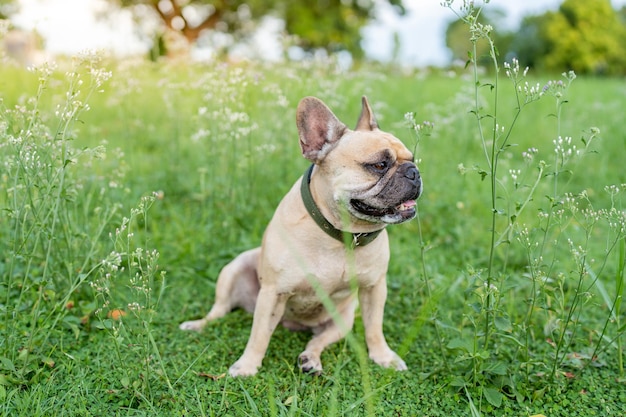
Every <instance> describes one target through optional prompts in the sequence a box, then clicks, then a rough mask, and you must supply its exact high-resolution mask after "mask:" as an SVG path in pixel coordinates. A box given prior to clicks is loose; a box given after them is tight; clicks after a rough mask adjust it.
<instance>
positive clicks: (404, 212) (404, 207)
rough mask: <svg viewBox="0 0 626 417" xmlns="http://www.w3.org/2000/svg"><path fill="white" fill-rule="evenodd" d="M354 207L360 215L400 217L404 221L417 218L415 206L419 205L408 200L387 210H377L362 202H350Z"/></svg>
mask: <svg viewBox="0 0 626 417" xmlns="http://www.w3.org/2000/svg"><path fill="white" fill-rule="evenodd" d="M350 204H351V205H352V207H353V208H354V209H355V210H356V211H358V212H359V213H362V214H365V215H366V216H372V217H379V218H380V217H385V216H393V217H395V216H400V218H402V219H410V218H413V217H414V216H415V206H416V205H417V203H416V202H415V200H407V201H405V202H404V203H402V204H400V205H398V206H395V207H387V208H377V207H372V206H370V205H368V204H365V203H364V202H363V201H361V200H350Z"/></svg>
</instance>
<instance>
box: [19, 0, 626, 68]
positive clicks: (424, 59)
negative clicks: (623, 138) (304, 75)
mask: <svg viewBox="0 0 626 417" xmlns="http://www.w3.org/2000/svg"><path fill="white" fill-rule="evenodd" d="M18 2H19V3H20V5H21V8H20V9H21V10H20V12H19V13H18V14H17V16H14V19H13V21H14V23H15V24H16V25H17V26H18V27H21V28H23V29H37V31H38V32H39V33H40V34H41V35H42V36H43V37H44V38H45V39H46V49H47V50H48V51H49V52H50V53H51V54H57V53H61V54H74V53H77V52H80V51H82V50H85V49H112V50H114V51H115V53H116V54H118V55H120V56H124V55H133V54H142V53H145V50H146V45H145V43H143V42H142V41H141V40H139V39H138V37H137V36H136V34H135V33H134V31H133V25H132V17H131V15H130V13H129V12H128V11H124V12H122V13H120V14H119V16H117V17H116V18H115V26H114V28H112V27H111V25H110V23H107V22H106V21H103V20H102V19H98V18H97V17H96V14H97V13H98V12H100V13H102V12H103V11H104V10H106V4H107V2H106V0H18ZM480 2H481V0H476V3H478V4H480ZM560 3H561V0H491V1H490V2H489V4H488V5H487V6H486V7H487V8H494V9H495V8H498V9H501V10H503V11H504V12H505V13H506V22H504V24H505V26H506V27H508V28H512V29H514V28H515V27H516V25H517V22H519V21H520V20H521V18H522V17H523V16H525V15H529V14H540V13H543V12H545V11H546V10H550V9H552V10H554V9H556V8H557V7H558V5H559V4H560ZM404 4H405V6H406V8H407V10H408V13H407V15H406V16H405V17H398V16H397V15H396V14H395V13H394V12H393V10H392V9H391V7H390V6H388V5H386V4H384V5H383V6H382V7H379V12H378V17H377V21H375V22H373V23H371V24H369V25H368V26H367V27H366V28H364V30H363V46H364V49H365V51H366V54H367V56H368V57H371V58H373V59H379V60H388V59H390V58H391V55H392V50H393V37H394V32H396V33H398V35H399V37H400V39H401V49H400V53H399V58H400V60H401V62H403V63H406V64H411V65H416V66H424V65H446V64H448V63H449V52H448V50H447V48H446V46H445V38H444V36H445V30H446V27H447V25H448V23H449V22H450V21H452V20H454V19H455V18H456V17H455V15H454V14H453V12H452V11H451V10H449V9H447V8H445V7H443V6H441V0H404ZM454 4H455V5H460V4H462V0H456V1H455V2H454ZM612 4H613V5H614V7H621V6H622V5H625V4H626V0H612ZM265 26H266V30H265V31H264V33H262V34H261V35H260V36H259V37H257V39H255V41H254V42H255V43H256V45H255V47H254V48H253V49H255V50H257V51H258V50H263V51H266V54H267V56H268V58H270V59H272V58H278V57H279V56H280V52H279V51H278V50H277V49H278V48H277V47H276V45H278V41H277V40H276V38H275V37H274V36H273V35H272V33H273V32H275V31H277V30H278V29H279V25H277V24H276V22H272V21H268V22H266V25H265Z"/></svg>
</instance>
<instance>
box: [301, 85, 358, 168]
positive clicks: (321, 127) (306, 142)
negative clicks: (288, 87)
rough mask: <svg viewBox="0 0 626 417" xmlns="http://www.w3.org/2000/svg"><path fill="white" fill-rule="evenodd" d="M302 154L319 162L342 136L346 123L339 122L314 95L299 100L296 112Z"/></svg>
mask: <svg viewBox="0 0 626 417" xmlns="http://www.w3.org/2000/svg"><path fill="white" fill-rule="evenodd" d="M296 124H297V126H298V135H299V136H300V148H301V149H302V155H303V156H304V157H305V158H306V159H308V160H310V161H312V162H316V163H317V162H319V161H321V160H322V159H324V158H325V157H326V155H327V154H328V152H329V151H330V150H331V149H332V148H333V147H334V145H335V144H336V143H337V141H339V139H341V137H342V136H343V134H344V132H345V130H346V125H344V124H343V123H341V122H340V121H339V119H337V117H336V116H335V115H334V114H333V112H332V111H331V110H330V109H329V108H328V106H326V104H324V102H323V101H322V100H320V99H318V98H315V97H305V98H303V99H302V100H300V104H298V110H297V112H296Z"/></svg>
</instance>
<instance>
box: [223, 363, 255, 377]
mask: <svg viewBox="0 0 626 417" xmlns="http://www.w3.org/2000/svg"><path fill="white" fill-rule="evenodd" d="M259 366H260V364H259V365H256V364H251V363H248V361H246V360H244V359H239V360H238V361H237V362H235V363H234V364H233V365H232V366H231V367H230V368H229V369H228V375H230V376H232V377H246V376H254V375H256V373H257V372H258V370H259Z"/></svg>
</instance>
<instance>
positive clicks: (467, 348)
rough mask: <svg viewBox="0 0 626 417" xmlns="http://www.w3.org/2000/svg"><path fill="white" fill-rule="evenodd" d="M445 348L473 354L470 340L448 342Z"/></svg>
mask: <svg viewBox="0 0 626 417" xmlns="http://www.w3.org/2000/svg"><path fill="white" fill-rule="evenodd" d="M446 347H447V348H448V349H452V350H454V349H459V350H462V351H464V352H467V353H472V352H474V343H473V342H472V341H471V340H466V339H461V338H457V339H452V340H450V342H448V345H447V346H446Z"/></svg>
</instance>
